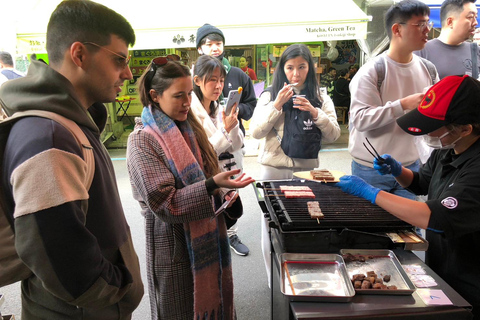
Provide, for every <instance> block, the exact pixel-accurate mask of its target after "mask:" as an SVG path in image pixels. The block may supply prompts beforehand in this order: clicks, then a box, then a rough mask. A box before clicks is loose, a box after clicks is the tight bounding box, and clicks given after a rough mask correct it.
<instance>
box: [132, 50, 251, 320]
mask: <svg viewBox="0 0 480 320" xmlns="http://www.w3.org/2000/svg"><path fill="white" fill-rule="evenodd" d="M147 70H148V71H147V72H145V73H144V74H143V75H142V77H141V78H140V80H139V92H140V98H141V100H142V103H143V105H144V106H145V107H144V110H143V112H142V117H141V120H140V119H137V124H136V126H135V131H134V132H132V134H131V135H130V137H129V139H128V146H127V167H128V172H129V175H130V181H131V185H132V189H133V195H134V198H135V199H136V200H138V201H139V203H140V206H141V209H142V215H143V216H144V217H145V222H146V224H145V225H146V241H147V274H148V284H149V294H150V304H151V311H152V319H162V320H163V319H182V320H183V319H235V309H234V304H233V281H232V269H231V260H230V250H229V245H228V239H227V236H226V227H225V222H224V217H223V214H224V213H222V214H220V215H218V216H215V209H216V207H218V206H219V205H221V203H222V202H223V200H228V199H230V195H231V193H229V192H227V191H228V189H236V188H243V187H245V186H246V185H248V184H249V183H251V182H253V179H251V178H246V177H245V176H244V175H240V176H239V177H238V178H237V179H233V180H232V179H230V176H232V175H235V174H238V173H239V170H233V171H228V172H223V173H220V170H219V168H218V161H217V156H216V153H215V151H214V149H213V148H212V146H211V145H210V143H209V142H208V138H207V136H206V134H205V132H204V130H203V128H202V126H201V124H200V123H199V122H198V120H197V119H196V118H195V116H193V115H192V114H191V112H189V111H190V102H191V94H192V79H191V76H190V71H189V69H188V68H187V67H186V66H183V65H182V64H180V63H179V62H177V61H172V57H158V58H155V59H153V60H152V62H151V64H150V65H149V67H148V68H147ZM235 199H236V198H233V199H232V200H233V201H234V200H235Z"/></svg>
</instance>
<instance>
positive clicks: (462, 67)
mask: <svg viewBox="0 0 480 320" xmlns="http://www.w3.org/2000/svg"><path fill="white" fill-rule="evenodd" d="M475 1H476V0H446V1H444V2H443V3H442V7H441V9H440V20H441V23H442V30H441V32H440V36H439V37H438V38H436V39H433V40H430V41H428V42H427V44H426V45H425V48H424V49H422V50H420V51H418V52H415V54H418V55H419V56H420V57H423V58H426V59H428V60H430V61H431V62H432V63H433V64H434V65H435V66H436V67H437V71H438V75H439V77H440V79H443V78H445V77H446V76H452V75H464V74H467V75H469V76H472V77H474V78H475V79H477V78H478V76H479V75H480V74H479V71H480V50H478V45H477V44H476V43H475V42H470V41H467V40H469V39H470V38H471V37H472V36H473V34H474V33H475V27H476V26H477V24H478V22H477V7H476V6H475Z"/></svg>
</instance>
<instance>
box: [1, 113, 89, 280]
mask: <svg viewBox="0 0 480 320" xmlns="http://www.w3.org/2000/svg"><path fill="white" fill-rule="evenodd" d="M23 117H42V118H47V119H51V120H54V121H56V122H58V123H59V124H61V125H63V126H64V127H65V128H67V129H68V130H69V131H70V132H71V133H72V135H73V136H74V137H75V140H77V142H78V144H79V145H80V147H81V148H82V150H83V156H84V159H85V162H86V163H87V176H86V179H85V188H86V189H87V190H88V189H90V186H91V184H92V180H93V175H94V171H95V159H94V155H93V148H92V146H91V145H90V142H89V141H88V139H87V137H86V136H85V133H83V131H82V130H81V129H80V127H79V126H78V125H77V124H76V123H75V122H73V121H72V120H69V119H67V118H65V117H63V116H61V115H59V114H56V113H53V112H49V111H41V110H31V111H21V112H16V113H15V114H14V115H13V116H11V117H9V118H7V119H5V120H3V121H0V163H1V164H2V166H3V157H4V151H5V146H6V143H7V140H8V135H9V134H10V130H11V128H12V126H13V124H14V123H15V122H16V121H17V120H19V119H21V118H23ZM2 173H3V170H2V169H1V168H0V181H1V175H2ZM0 270H1V272H0V287H3V286H6V285H9V284H12V283H14V282H17V281H20V280H24V279H27V278H28V277H30V276H31V274H32V271H31V270H30V269H29V268H28V267H27V266H26V265H25V264H24V263H23V262H22V261H21V260H20V258H19V257H18V254H17V251H16V249H15V231H14V221H13V219H12V218H11V217H10V215H9V214H8V213H7V211H6V203H5V193H4V191H3V186H2V183H0Z"/></svg>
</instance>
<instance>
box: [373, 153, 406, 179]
mask: <svg viewBox="0 0 480 320" xmlns="http://www.w3.org/2000/svg"><path fill="white" fill-rule="evenodd" d="M382 158H383V159H384V160H385V162H384V163H383V164H380V163H379V162H378V160H377V158H375V159H374V160H373V169H375V170H377V171H378V173H380V174H381V175H382V176H383V175H386V174H392V176H394V177H398V176H399V175H401V174H402V164H401V163H400V162H398V161H397V160H395V159H394V158H392V156H391V155H389V154H383V155H382Z"/></svg>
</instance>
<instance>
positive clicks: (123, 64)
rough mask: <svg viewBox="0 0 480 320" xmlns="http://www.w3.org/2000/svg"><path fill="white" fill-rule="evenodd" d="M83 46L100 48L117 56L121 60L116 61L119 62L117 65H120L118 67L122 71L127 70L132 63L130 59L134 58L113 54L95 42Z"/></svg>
mask: <svg viewBox="0 0 480 320" xmlns="http://www.w3.org/2000/svg"><path fill="white" fill-rule="evenodd" d="M82 43H83V44H90V45H92V46H95V47H97V48H100V49H103V50H107V51H108V52H110V53H111V54H113V55H116V56H117V57H119V58H120V59H118V60H116V61H117V64H118V67H119V68H121V69H125V68H126V67H127V66H128V63H129V62H130V59H131V58H132V56H128V57H124V56H122V55H121V54H118V53H116V52H113V51H112V50H110V49H107V48H105V47H102V46H101V45H99V44H96V43H94V42H82Z"/></svg>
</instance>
